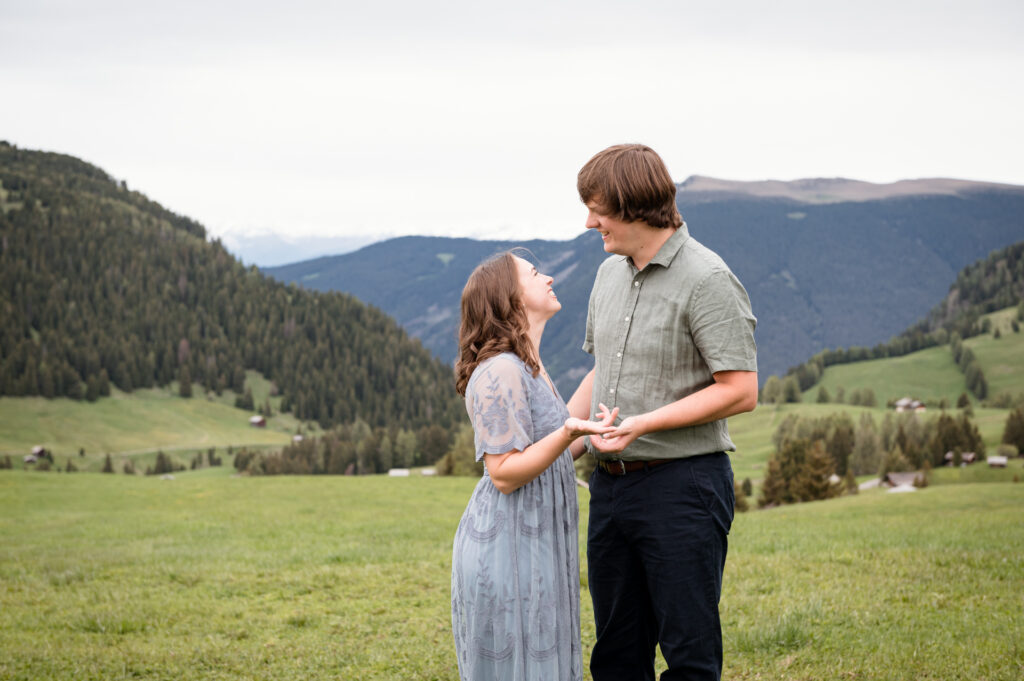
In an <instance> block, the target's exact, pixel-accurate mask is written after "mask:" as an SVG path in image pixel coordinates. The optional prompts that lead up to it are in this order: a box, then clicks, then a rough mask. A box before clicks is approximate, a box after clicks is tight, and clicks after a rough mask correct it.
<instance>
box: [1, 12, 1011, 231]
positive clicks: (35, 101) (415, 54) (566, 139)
mask: <svg viewBox="0 0 1024 681" xmlns="http://www.w3.org/2000/svg"><path fill="white" fill-rule="evenodd" d="M1022 36H1024V3H1021V2H1019V1H1017V0H1009V1H1005V2H986V1H984V0H974V1H972V2H944V1H942V0H929V1H921V2H900V1H899V0H888V1H882V2H879V1H876V0H867V1H865V0H861V1H859V2H827V1H823V0H817V1H814V2H803V1H794V0H781V1H779V0H776V1H775V2H763V1H757V2H755V1H747V0H744V1H740V2H689V1H687V0H670V1H665V2H660V1H659V2H645V1H642V0H641V1H634V2H628V3H627V2H621V3H618V2H614V3H613V2H604V1H601V0H591V1H589V2H561V3H560V2H555V1H554V0H546V1H541V2H533V1H532V0H527V1H522V0H520V1H518V2H501V3H491V2H485V1H484V0H456V1H455V2H433V3H431V2H416V1H410V0H401V1H397V2H377V3H366V2H358V3H356V2H352V3H349V2H314V1H302V0H300V1H297V2H296V1H292V2H289V3H283V2H273V3H271V2H264V1H263V0H249V1H247V2H236V3H226V2H215V1H212V0H205V1H202V2H197V1H194V0H176V1H175V2H165V3H155V2H145V1H140V0H130V1H123V2H122V1H111V0H90V1H89V2H82V1H81V0H32V1H31V2H25V1H24V0H17V1H15V0H0V83H2V85H3V104H2V105H0V139H6V140H7V141H9V142H11V143H13V144H16V145H18V146H20V147H25V148H31V149H43V150H48V151H59V152H62V153H67V154H71V155H73V156H77V157H79V158H82V159H84V160H86V161H89V162H90V163H94V164H96V165H98V166H100V167H101V168H103V169H104V170H106V171H107V172H109V173H110V174H112V175H114V176H115V177H116V178H118V179H124V180H126V181H127V182H128V184H129V186H130V187H132V188H134V189H138V190H140V191H142V192H144V193H145V194H146V195H148V196H149V197H150V198H152V199H154V200H156V201H158V202H159V203H161V204H163V205H164V206H166V207H168V208H170V209H171V210H174V211H175V212H178V213H182V214H185V215H188V216H190V217H192V218H194V219H196V220H198V221H199V222H201V223H203V224H204V225H206V227H207V228H208V230H209V231H210V233H211V234H213V235H218V236H222V237H225V240H226V241H228V243H229V244H230V241H231V239H232V238H233V236H235V237H237V236H240V235H247V234H248V235H251V234H255V233H260V232H270V233H275V234H279V235H283V236H286V237H289V238H297V237H301V236H312V235H317V236H345V235H359V236H367V235H368V236H376V237H380V236H385V235H399V234H433V235H451V236H474V237H488V238H505V239H517V238H523V239H525V238H530V237H545V238H571V237H573V236H575V235H577V234H578V233H580V232H581V231H583V220H584V211H583V209H582V207H581V205H580V204H579V202H578V199H577V197H576V192H575V180H576V172H577V171H578V170H579V167H580V166H581V165H582V164H583V163H584V162H585V161H586V160H587V159H588V158H589V157H590V156H591V155H593V154H594V153H595V152H597V151H599V150H600V149H602V148H604V147H606V146H608V145H610V144H615V143H619V142H643V143H646V144H649V145H651V146H652V147H654V148H655V149H656V150H657V151H658V152H659V153H660V154H661V155H662V157H663V158H664V159H665V161H666V163H667V164H668V166H669V170H670V171H671V173H672V175H673V177H674V178H675V179H676V180H677V181H682V180H684V179H686V178H687V177H688V176H690V175H694V174H699V175H710V176H713V177H720V178H726V179H735V180H759V179H780V180H791V179H797V178H805V177H848V178H854V179H860V180H868V181H872V182H891V181H895V180H899V179H904V178H918V177H955V178H964V179H973V180H988V181H996V182H1008V183H1013V184H1024V160H1022V159H1024V134H1022V132H1021V120H1024V115H1022V111H1024V87H1022V81H1024V78H1022V74H1024V40H1022Z"/></svg>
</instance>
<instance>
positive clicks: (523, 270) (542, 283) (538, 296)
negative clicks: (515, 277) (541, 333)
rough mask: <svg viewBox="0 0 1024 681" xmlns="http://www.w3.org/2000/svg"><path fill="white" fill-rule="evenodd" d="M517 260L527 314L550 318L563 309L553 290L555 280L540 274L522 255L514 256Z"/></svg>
mask: <svg viewBox="0 0 1024 681" xmlns="http://www.w3.org/2000/svg"><path fill="white" fill-rule="evenodd" d="M512 257H513V258H514V259H515V261H516V270H517V271H518V273H519V291H520V293H521V295H522V297H523V307H525V308H526V314H527V316H528V317H530V318H531V319H533V318H534V317H538V318H540V319H544V320H547V319H550V318H551V316H552V315H554V314H555V313H556V312H558V311H559V310H561V309H562V304H561V303H560V302H558V298H557V297H556V296H555V292H554V291H552V290H551V282H553V281H554V279H552V278H551V277H549V276H547V275H546V274H540V273H539V272H537V269H536V268H535V267H534V266H533V265H531V264H530V263H528V262H527V261H525V260H523V259H522V258H520V257H517V256H512Z"/></svg>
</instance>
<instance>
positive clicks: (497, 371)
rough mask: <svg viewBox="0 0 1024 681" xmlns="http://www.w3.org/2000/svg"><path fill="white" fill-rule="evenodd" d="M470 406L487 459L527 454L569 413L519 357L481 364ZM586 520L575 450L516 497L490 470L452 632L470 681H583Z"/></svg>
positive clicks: (467, 539) (460, 561)
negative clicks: (581, 536) (582, 528)
mask: <svg viewBox="0 0 1024 681" xmlns="http://www.w3.org/2000/svg"><path fill="white" fill-rule="evenodd" d="M466 409H467V411H468V412H469V416H470V419H471V420H472V422H473V430H474V432H475V440H476V458H477V460H478V461H479V460H480V459H481V458H483V455H484V454H485V453H487V454H504V453H506V452H509V451H511V450H513V449H516V450H519V451H522V450H524V449H526V447H528V446H529V445H530V444H532V443H534V442H536V441H537V440H540V439H542V438H543V437H544V436H546V435H548V434H549V433H551V432H552V431H554V430H555V429H556V428H558V427H560V426H561V425H562V424H563V423H564V422H565V419H567V418H568V417H569V412H568V410H567V409H566V406H565V403H564V402H563V401H562V398H561V397H560V396H558V395H557V394H556V393H555V392H553V391H552V390H551V388H550V387H549V385H548V383H547V381H546V380H545V379H544V378H543V377H542V376H539V375H538V376H537V377H536V378H534V377H533V376H531V375H530V370H529V369H528V368H527V367H526V365H525V364H524V363H523V361H522V360H521V359H519V358H518V357H517V356H515V355H513V354H511V353H504V354H501V355H498V356H496V357H492V358H490V359H487V360H485V361H484V362H481V364H480V365H479V366H478V367H477V368H476V370H475V371H474V372H473V375H472V376H471V377H470V379H469V384H468V385H467V387H466ZM513 456H514V455H513ZM578 523H579V509H578V506H577V500H576V475H575V471H574V469H573V460H572V455H570V454H569V450H565V451H564V452H562V454H561V455H560V456H559V457H558V459H557V460H555V462H554V463H552V464H551V466H549V467H548V468H547V470H545V471H544V472H543V473H541V474H540V476H538V477H537V478H536V479H535V480H532V481H531V482H529V483H527V484H526V485H524V486H522V487H521V488H519V489H517V490H515V491H514V492H512V493H511V494H509V495H504V494H502V493H501V492H499V491H498V489H497V488H496V487H495V486H494V485H493V484H492V483H491V479H490V477H489V476H488V475H487V473H486V471H485V472H484V476H483V477H482V478H481V479H480V482H479V483H478V484H477V486H476V489H475V490H474V491H473V496H472V497H471V498H470V500H469V505H468V506H467V507H466V511H465V513H463V515H462V520H461V522H460V523H459V529H458V530H457V531H456V533H455V543H454V552H453V553H454V555H453V556H452V629H453V632H454V635H455V651H456V654H457V656H458V662H459V676H460V678H461V679H462V680H463V681H470V680H473V681H484V680H486V681H579V680H580V679H582V678H583V665H582V655H581V650H580V573H579V545H578V532H579V530H578Z"/></svg>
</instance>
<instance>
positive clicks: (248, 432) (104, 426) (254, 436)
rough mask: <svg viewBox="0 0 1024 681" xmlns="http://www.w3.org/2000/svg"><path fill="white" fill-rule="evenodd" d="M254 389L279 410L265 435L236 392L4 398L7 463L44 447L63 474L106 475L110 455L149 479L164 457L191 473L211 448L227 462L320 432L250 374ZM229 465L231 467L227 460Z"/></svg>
mask: <svg viewBox="0 0 1024 681" xmlns="http://www.w3.org/2000/svg"><path fill="white" fill-rule="evenodd" d="M246 385H247V386H248V387H249V388H250V390H252V392H253V399H254V401H255V403H256V404H257V405H260V404H263V402H264V401H265V400H267V399H269V400H270V403H271V406H272V407H273V408H274V409H275V415H274V416H272V417H271V418H270V419H268V420H267V426H266V427H265V428H254V427H252V426H250V425H249V417H250V416H251V415H252V412H248V411H244V410H241V409H236V408H235V407H234V401H235V394H234V393H233V392H231V391H225V392H224V393H223V394H222V395H220V396H216V395H212V394H211V395H209V396H205V395H204V394H203V389H202V386H200V385H198V384H194V385H193V387H192V394H193V397H192V398H190V399H183V398H181V397H179V396H178V385H177V383H173V384H171V385H169V386H167V387H165V388H152V389H142V390H135V391H133V392H132V393H130V394H129V393H123V392H121V391H119V390H117V389H116V388H115V389H114V390H113V392H112V394H111V396H110V397H105V398H101V399H99V400H97V401H96V402H93V403H90V402H85V401H75V400H69V399H65V398H61V399H54V400H47V399H44V398H42V397H18V398H12V397H0V456H2V455H10V456H11V458H12V459H13V460H14V461H15V465H16V466H20V459H21V457H22V456H24V455H25V454H28V453H29V452H30V451H31V450H32V447H34V446H35V445H41V446H43V447H45V448H47V449H49V450H50V451H51V452H52V453H53V455H54V465H55V467H58V468H63V467H64V465H65V464H66V461H67V460H68V459H70V460H71V461H72V463H73V464H74V465H75V466H76V467H77V468H78V469H79V470H83V471H96V472H98V471H99V470H101V469H102V467H103V461H104V459H105V457H106V454H108V453H109V454H111V456H112V457H113V460H114V466H115V470H117V471H118V472H120V471H121V470H122V467H123V463H124V462H126V461H129V460H130V461H132V463H133V464H134V465H135V467H136V469H138V470H139V471H142V470H145V468H146V466H147V465H150V464H152V463H153V461H154V460H155V459H156V453H157V451H159V450H162V451H164V452H165V453H167V454H169V455H170V456H171V457H172V458H174V459H176V460H177V461H178V462H180V463H182V464H185V465H188V463H189V462H190V461H191V459H192V457H193V456H194V455H195V453H196V452H199V451H204V452H205V451H207V450H209V449H210V448H215V449H217V450H218V453H219V455H220V456H222V458H223V456H224V450H226V448H227V447H229V446H233V447H235V448H238V447H243V446H244V447H249V448H279V447H282V446H284V445H286V444H288V443H289V442H291V438H292V435H294V434H295V433H296V432H297V431H298V429H299V428H300V427H301V428H302V430H303V431H304V432H314V433H315V432H317V430H318V428H317V427H316V425H315V424H307V423H302V422H300V421H298V420H297V419H295V418H294V417H293V416H292V415H291V414H280V413H277V411H276V410H277V409H278V407H279V405H280V401H281V398H280V397H276V396H275V397H270V392H271V390H270V382H269V381H267V380H266V379H265V378H263V377H262V376H261V375H260V374H259V373H257V372H255V371H250V372H247V377H246ZM83 449H84V450H85V456H84V457H81V456H79V451H80V450H83ZM225 463H227V464H228V465H230V461H228V460H227V459H225Z"/></svg>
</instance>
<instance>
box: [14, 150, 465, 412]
mask: <svg viewBox="0 0 1024 681" xmlns="http://www.w3.org/2000/svg"><path fill="white" fill-rule="evenodd" d="M205 237H206V234H205V230H204V228H203V227H202V226H201V225H199V224H198V223H196V222H195V221H192V220H190V219H188V218H185V217H182V216H179V215H175V214H174V213H172V212H170V211H168V210H166V209H165V208H163V207H161V206H160V205H159V204H157V203H155V202H153V201H151V200H149V199H148V198H146V197H145V196H143V195H142V194H140V193H138V192H134V191H130V190H129V189H128V188H127V187H126V186H125V184H124V183H116V182H115V181H114V180H112V179H111V178H110V176H108V175H107V174H106V173H105V172H103V171H102V170H100V169H99V168H96V167H94V166H91V165H89V164H87V163H84V162H82V161H80V160H78V159H75V158H73V157H70V156H65V155H61V154H54V153H44V152H37V151H29V150H23V149H18V148H16V147H14V146H12V145H10V144H7V143H3V142H0V316H2V319H3V323H2V324H0V395H7V396H21V395H42V396H45V397H58V396H66V397H70V398H73V399H82V398H85V399H90V400H92V399H96V398H98V397H100V396H102V395H104V394H108V393H109V392H110V388H111V386H112V385H113V386H117V387H118V388H120V389H121V390H125V391H131V390H132V389H134V388H138V387H150V386H154V385H159V386H162V385H167V384H169V383H171V382H173V381H178V382H179V383H180V385H181V386H182V392H183V393H186V392H187V391H188V390H189V388H190V387H191V385H192V384H193V382H196V383H199V384H201V385H202V386H203V387H204V389H205V390H206V391H212V392H220V391H223V390H227V389H230V390H234V391H235V392H239V393H240V392H241V391H242V389H243V384H244V381H245V370H246V369H255V370H257V371H259V372H261V373H262V374H263V375H264V376H266V377H268V378H269V379H270V380H272V381H273V382H274V384H275V386H276V388H277V390H279V391H280V393H281V394H282V395H283V403H282V408H283V409H284V410H286V411H292V412H294V413H295V415H296V416H297V417H298V418H300V419H304V420H316V421H318V422H320V423H321V424H322V425H324V426H328V425H336V424H342V423H349V422H352V421H354V420H356V419H357V418H358V419H362V420H363V421H365V422H366V423H368V424H369V425H370V426H374V427H379V426H385V425H389V426H398V427H402V428H420V427H426V426H428V425H440V426H442V427H444V428H445V429H448V428H452V427H454V426H455V424H456V423H458V422H460V421H462V420H464V416H463V413H464V408H463V406H462V404H461V400H460V399H459V398H458V396H457V395H456V393H455V391H454V388H453V385H452V383H453V382H452V375H451V369H450V368H449V367H448V366H446V365H445V364H444V363H442V362H439V361H437V359H435V358H433V357H432V356H431V355H430V352H429V351H428V350H426V349H425V348H424V347H423V346H422V345H421V343H420V342H419V341H418V340H416V339H413V338H410V337H409V335H408V334H407V333H406V332H405V331H404V330H402V329H401V328H400V327H399V326H398V325H397V324H395V322H394V321H393V320H392V319H391V318H389V317H388V316H387V315H385V314H384V313H383V312H381V311H380V310H377V309H375V308H373V307H369V306H367V305H365V304H364V303H362V302H360V301H358V300H356V299H355V298H353V297H352V296H350V295H347V294H342V293H327V294H324V293H318V292H313V291H308V290H303V289H301V288H299V287H296V286H288V285H284V284H281V283H279V282H277V281H274V280H272V279H270V278H268V277H265V276H264V275H262V274H261V273H260V272H259V271H258V270H257V269H256V268H246V267H244V266H243V265H242V264H241V263H240V262H238V261H237V260H236V259H235V258H234V257H233V256H232V255H231V254H229V253H228V252H227V251H226V250H225V249H224V247H223V246H222V245H221V243H220V242H219V241H217V240H214V241H212V242H208V241H207V240H206V238H205Z"/></svg>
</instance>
